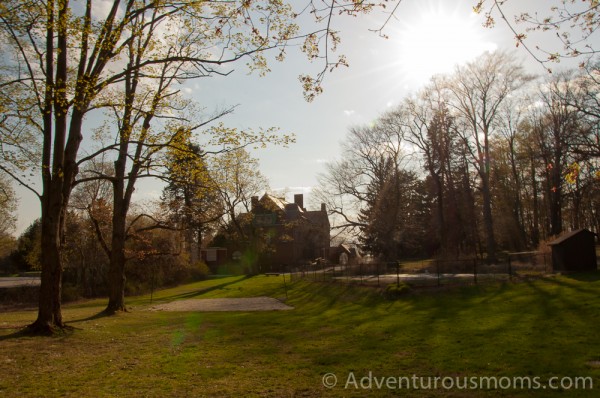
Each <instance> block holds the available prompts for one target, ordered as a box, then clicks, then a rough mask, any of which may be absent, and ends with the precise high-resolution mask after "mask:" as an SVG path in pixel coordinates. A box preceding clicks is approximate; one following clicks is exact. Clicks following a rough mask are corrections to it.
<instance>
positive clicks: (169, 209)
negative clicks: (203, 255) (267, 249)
mask: <svg viewBox="0 0 600 398" xmlns="http://www.w3.org/2000/svg"><path fill="white" fill-rule="evenodd" d="M167 162H168V166H167V175H166V176H165V177H166V178H167V180H168V183H167V185H166V186H165V188H164V189H163V193H162V197H161V200H162V202H163V207H164V209H165V212H166V213H167V218H168V221H169V223H170V224H173V225H175V226H177V229H179V230H180V231H182V233H183V237H184V241H185V247H186V250H187V252H188V256H189V258H190V261H191V262H192V263H194V262H195V261H196V260H197V259H199V258H200V249H201V247H202V243H203V241H204V236H205V235H206V234H207V233H210V231H211V230H212V229H213V225H214V224H215V222H217V221H218V220H219V219H220V218H221V217H222V215H223V212H224V211H223V205H222V203H221V201H220V197H219V194H218V189H217V187H216V186H215V182H214V181H213V179H212V177H211V176H210V174H209V171H208V165H207V164H206V159H205V157H204V154H203V153H202V151H201V149H200V147H199V146H198V145H196V144H194V143H191V142H188V143H186V144H185V150H183V151H178V150H171V151H170V153H169V159H168V160H167ZM194 245H195V246H196V250H195V251H194V250H193V249H194Z"/></svg>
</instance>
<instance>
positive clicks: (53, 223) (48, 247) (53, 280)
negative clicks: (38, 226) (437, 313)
mask: <svg viewBox="0 0 600 398" xmlns="http://www.w3.org/2000/svg"><path fill="white" fill-rule="evenodd" d="M50 212H52V214H50ZM42 214H43V217H42V241H41V251H42V253H43V254H44V255H43V256H42V257H41V263H42V264H41V265H42V277H41V285H40V293H39V307H38V317H37V319H36V321H35V322H34V323H32V324H31V325H29V330H30V331H31V332H33V333H35V334H53V333H54V332H55V331H56V329H57V328H58V329H62V328H64V327H65V324H64V323H63V319H62V310H61V286H62V271H63V269H62V258H61V250H60V245H61V233H60V230H61V216H60V207H59V206H58V205H55V206H50V209H45V211H44V212H43V213H42Z"/></svg>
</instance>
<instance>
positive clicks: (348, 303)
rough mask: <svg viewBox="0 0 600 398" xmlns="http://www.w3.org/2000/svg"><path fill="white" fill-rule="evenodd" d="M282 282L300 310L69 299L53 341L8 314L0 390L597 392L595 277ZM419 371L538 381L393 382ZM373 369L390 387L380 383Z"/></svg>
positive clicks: (208, 288)
mask: <svg viewBox="0 0 600 398" xmlns="http://www.w3.org/2000/svg"><path fill="white" fill-rule="evenodd" d="M287 293H288V300H287V301H286V303H287V304H289V305H292V306H294V307H295V309H294V310H291V311H281V312H253V313H249V312H246V313H243V312H234V313H193V312H157V311H149V310H148V308H149V307H150V306H151V303H150V300H149V296H144V297H135V298H131V299H130V300H129V304H130V306H131V312H129V313H126V314H120V315H118V316H114V317H98V316H97V314H98V313H99V312H100V311H101V310H102V309H103V308H104V304H105V303H104V301H101V300H95V301H86V302H80V303H76V304H71V305H68V306H66V307H65V309H64V317H65V319H66V320H67V322H68V323H69V324H70V325H71V326H74V327H75V328H76V329H75V330H74V331H73V332H72V333H69V334H66V335H63V336H60V337H51V338H49V337H22V336H18V335H16V334H15V333H16V332H17V330H18V329H19V328H20V327H22V326H25V325H26V324H27V323H29V322H31V321H33V320H34V318H35V315H36V313H35V311H14V312H8V313H3V314H1V315H0V396H3V397H17V396H18V397H38V396H44V397H46V396H49V397H53V396H56V397H63V396H72V397H146V396H147V397H203V396H217V397H319V396H325V397H329V396H331V397H334V396H339V397H342V396H356V397H358V396H403V397H404V396H418V397H437V396H440V397H441V396H451V397H464V396H473V397H479V396H499V397H515V396H527V397H529V396H534V397H549V396H550V397H551V396H561V397H566V396H568V397H593V396H598V395H597V394H598V390H599V389H600V344H599V337H600V336H599V326H600V275H598V274H595V275H580V276H560V277H551V278H547V279H543V280H536V281H522V282H518V283H511V284H494V285H487V286H470V287H463V288H460V289H454V290H445V291H426V292H425V291H421V292H416V293H412V294H409V295H406V296H403V297H401V298H400V299H398V300H396V301H389V300H386V299H385V298H383V297H382V296H381V295H380V294H379V292H378V291H376V290H374V289H371V288H361V287H355V286H354V287H353V286H342V285H335V284H318V283H308V282H302V281H299V282H295V283H293V284H292V285H289V284H288V292H287ZM285 295H286V292H285V290H284V285H283V279H282V277H273V276H270V277H265V276H257V277H253V278H243V277H231V278H223V279H214V280H209V281H205V282H199V283H195V284H191V285H185V286H181V287H178V288H174V289H169V290H164V291H161V292H157V293H155V294H154V303H158V302H168V301H172V300H178V299H189V298H217V297H253V296H270V297H276V298H284V297H285ZM328 373H334V374H335V375H336V376H337V380H338V384H337V386H335V387H334V388H331V389H327V388H325V387H324V386H323V377H324V375H326V374H328ZM369 374H370V375H371V378H368V376H369ZM351 375H352V377H354V379H352V377H351ZM413 375H416V377H432V378H434V377H438V378H459V380H464V378H465V377H469V378H479V377H496V378H498V379H500V378H504V379H500V384H503V385H506V383H507V382H508V380H509V379H510V380H512V378H513V377H530V378H532V379H533V378H535V377H538V378H539V379H536V380H538V381H539V382H540V388H539V389H538V390H529V389H507V390H503V389H500V388H499V389H487V388H483V389H473V390H470V389H469V390H465V389H458V388H453V389H450V390H447V389H445V388H443V387H444V386H446V387H447V386H449V383H450V381H451V380H450V379H445V380H442V379H438V380H439V381H440V382H442V381H443V382H444V383H445V384H444V386H442V385H439V386H438V389H429V390H425V389H419V390H416V389H410V390H406V389H403V390H398V389H396V386H397V385H394V379H396V380H397V378H398V377H409V378H412V376H413ZM381 377H389V378H391V379H385V382H386V383H388V385H391V386H392V389H389V388H388V387H386V386H385V385H383V386H381V388H379V387H378V385H381V383H380V382H381V381H382V380H383V379H380V378H381ZM552 377H557V378H559V379H553V385H556V383H559V380H560V379H562V378H563V377H572V378H575V377H589V378H591V380H592V381H593V383H594V390H593V391H592V390H589V389H587V390H583V389H577V390H576V389H569V390H564V389H560V390H558V391H554V390H551V389H550V388H549V387H548V386H547V387H548V388H546V389H544V388H542V386H545V385H546V383H547V382H548V381H549V379H550V378H552ZM332 380H333V378H332V376H326V378H325V381H326V382H331V381H332ZM403 380H404V381H406V379H403ZM425 380H426V379H423V382H424V383H425V384H427V381H425ZM354 381H355V383H354ZM554 382H556V383H554ZM570 382H571V383H574V382H573V380H572V379H571V380H570ZM361 383H362V386H361ZM369 383H370V384H371V385H370V387H371V388H370V389H367V390H365V389H362V387H369ZM430 383H431V385H433V382H431V381H430ZM460 383H462V381H461V382H460ZM564 384H567V385H568V384H569V380H568V381H567V382H565V383H564ZM345 387H347V388H345ZM356 387H358V388H356ZM588 387H589V386H588Z"/></svg>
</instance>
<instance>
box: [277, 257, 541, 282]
mask: <svg viewBox="0 0 600 398" xmlns="http://www.w3.org/2000/svg"><path fill="white" fill-rule="evenodd" d="M288 271H289V273H290V277H291V279H292V280H297V279H308V280H313V281H329V282H340V283H355V284H361V285H371V286H387V285H389V284H392V283H396V284H400V283H408V284H410V285H412V286H415V287H421V286H423V287H425V286H443V285H460V284H472V283H476V284H477V283H486V282H491V281H503V280H509V279H510V278H513V277H522V276H535V275H544V274H547V273H550V272H552V265H551V257H550V253H545V252H521V253H508V254H506V255H505V256H504V257H503V258H502V259H501V260H498V261H497V262H496V263H494V264H487V263H486V262H485V261H484V260H482V259H478V258H470V259H458V260H420V261H410V262H393V263H380V262H371V263H366V264H352V265H351V264H346V265H332V264H324V263H320V264H319V263H317V264H304V265H299V266H297V267H293V268H291V269H288Z"/></svg>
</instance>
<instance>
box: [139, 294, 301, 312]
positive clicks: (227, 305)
mask: <svg viewBox="0 0 600 398" xmlns="http://www.w3.org/2000/svg"><path fill="white" fill-rule="evenodd" d="M292 309H294V307H290V306H289V305H286V304H284V303H282V302H281V301H279V300H277V299H274V298H271V297H247V298H217V299H195V300H181V301H173V302H171V303H166V304H159V305H155V306H153V307H151V308H150V311H201V312H210V311H286V310H292Z"/></svg>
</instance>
